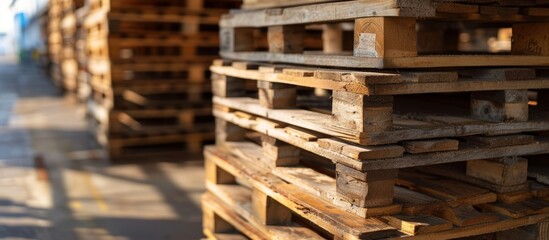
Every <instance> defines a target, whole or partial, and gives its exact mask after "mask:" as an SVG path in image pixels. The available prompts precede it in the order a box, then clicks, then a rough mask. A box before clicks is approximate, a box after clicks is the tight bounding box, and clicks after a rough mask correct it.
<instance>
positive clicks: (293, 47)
mask: <svg viewBox="0 0 549 240" xmlns="http://www.w3.org/2000/svg"><path fill="white" fill-rule="evenodd" d="M304 34H305V25H285V26H272V27H269V30H268V35H267V38H268V42H269V52H275V53H301V52H303V38H304Z"/></svg>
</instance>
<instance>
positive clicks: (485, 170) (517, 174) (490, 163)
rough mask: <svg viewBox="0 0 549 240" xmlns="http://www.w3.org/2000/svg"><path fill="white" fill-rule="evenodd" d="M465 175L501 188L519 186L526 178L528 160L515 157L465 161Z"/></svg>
mask: <svg viewBox="0 0 549 240" xmlns="http://www.w3.org/2000/svg"><path fill="white" fill-rule="evenodd" d="M467 175H468V176H472V177H476V178H480V179H482V180H485V181H488V182H491V183H495V184H498V185H503V186H513V185H521V184H525V183H526V179H527V177H528V160H527V159H524V158H517V157H515V158H505V159H495V160H490V159H488V160H472V161H467Z"/></svg>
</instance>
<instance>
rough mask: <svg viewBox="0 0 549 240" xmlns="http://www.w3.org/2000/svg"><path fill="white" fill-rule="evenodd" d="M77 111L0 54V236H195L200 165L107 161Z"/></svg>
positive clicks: (31, 69) (40, 77)
mask: <svg viewBox="0 0 549 240" xmlns="http://www.w3.org/2000/svg"><path fill="white" fill-rule="evenodd" d="M81 112H82V111H81V110H80V109H78V107H77V106H76V104H73V103H71V102H70V101H68V100H67V99H65V98H64V97H63V96H62V95H61V93H60V92H59V91H58V90H57V89H56V88H55V87H54V86H53V85H52V84H51V81H50V80H49V79H48V78H47V77H46V75H45V74H44V73H43V72H42V70H41V69H39V68H38V67H36V66H32V65H18V64H15V63H14V62H13V61H12V60H11V59H9V58H5V57H4V58H1V57H0V238H2V239H4V238H14V239H199V238H200V237H201V236H202V233H201V232H202V226H201V215H202V214H201V211H200V203H199V202H200V195H201V194H202V192H203V191H204V184H203V179H204V176H203V168H202V162H200V161H188V160H195V159H184V156H182V157H181V159H174V161H173V162H150V163H145V164H143V162H133V163H131V164H117V165H111V164H110V163H109V162H108V160H107V159H104V156H105V153H104V152H103V151H102V150H101V149H100V147H99V146H98V145H97V143H96V142H95V141H94V140H93V138H92V137H91V136H90V135H89V133H88V132H87V129H86V128H87V126H86V122H85V121H84V118H83V117H82V116H81V115H82V113H81ZM184 160H186V161H185V163H183V162H184Z"/></svg>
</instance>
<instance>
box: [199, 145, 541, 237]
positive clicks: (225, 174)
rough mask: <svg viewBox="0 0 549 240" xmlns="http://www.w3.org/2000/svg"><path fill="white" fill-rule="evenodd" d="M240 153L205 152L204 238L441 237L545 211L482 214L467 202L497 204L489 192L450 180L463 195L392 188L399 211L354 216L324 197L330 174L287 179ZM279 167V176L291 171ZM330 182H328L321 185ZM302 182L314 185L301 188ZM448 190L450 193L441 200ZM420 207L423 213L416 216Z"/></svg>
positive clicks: (533, 219) (491, 228)
mask: <svg viewBox="0 0 549 240" xmlns="http://www.w3.org/2000/svg"><path fill="white" fill-rule="evenodd" d="M247 150H249V149H246V148H241V149H235V150H234V151H233V152H239V153H238V154H236V155H235V154H229V153H228V152H225V151H223V150H221V149H218V148H217V149H216V148H214V147H207V148H206V150H205V158H206V178H207V182H206V186H207V189H208V191H209V192H210V193H208V194H206V196H205V197H204V198H203V206H204V217H205V218H204V226H205V230H204V231H205V234H206V235H207V236H212V235H213V236H215V235H216V234H223V233H224V232H226V231H229V232H230V231H231V230H233V231H234V229H235V228H236V229H237V230H238V231H239V232H241V233H242V234H244V235H247V236H248V237H250V238H253V239H272V238H275V237H280V238H281V239H283V238H284V236H291V235H288V234H300V236H303V237H309V238H311V239H318V238H320V239H322V238H341V239H365V238H366V239H390V238H397V237H398V238H401V237H408V238H413V239H416V238H417V239H449V238H457V237H468V236H476V235H481V234H486V233H492V232H499V231H503V230H507V229H512V228H516V227H520V226H524V225H531V224H535V223H537V222H541V221H545V220H547V217H548V216H549V215H548V214H546V213H541V214H540V213H539V212H537V213H531V214H528V215H527V216H523V217H518V218H513V217H509V216H505V215H502V214H499V212H503V210H502V211H489V210H488V209H490V208H489V207H486V208H485V209H486V210H487V212H479V211H477V210H475V209H474V208H472V207H471V204H477V203H478V204H480V205H483V206H489V205H490V206H491V205H494V204H497V202H495V201H496V197H495V196H494V195H492V196H491V197H490V198H492V199H489V200H487V199H486V198H485V199H483V200H479V199H480V198H478V197H477V196H478V195H477V196H475V194H473V193H472V192H474V191H471V189H476V190H475V191H481V189H478V188H474V187H472V186H467V185H460V184H457V185H455V186H460V187H462V190H463V188H467V189H468V190H469V192H467V193H463V192H459V191H458V190H457V189H456V191H454V192H451V193H449V192H448V191H446V192H445V194H446V198H444V197H440V195H439V194H438V192H436V191H435V192H430V194H432V196H431V195H427V194H425V193H422V192H421V191H419V192H418V191H415V190H410V189H408V188H405V187H398V189H399V191H400V192H401V200H402V201H403V203H402V205H401V206H402V209H403V213H399V214H391V215H388V214H386V215H380V216H376V217H366V218H365V217H360V216H357V215H355V214H352V213H349V212H347V211H344V210H342V209H341V207H339V206H337V205H335V204H333V203H332V200H329V199H328V197H327V195H330V194H335V192H331V193H330V191H333V190H330V189H333V185H335V181H334V180H333V179H332V180H330V179H331V178H330V177H328V176H326V175H323V176H324V177H321V174H317V176H315V175H308V174H309V173H310V171H309V172H308V173H307V172H301V175H306V177H307V178H308V179H309V182H306V181H305V182H301V183H300V184H295V183H292V182H289V183H288V182H285V181H283V180H282V179H280V178H278V177H275V176H273V175H272V174H271V173H270V171H269V170H266V169H265V168H264V167H263V166H262V164H261V163H260V162H258V161H257V159H256V157H257V155H253V154H252V155H248V154H249V152H248V153H246V151H247ZM287 169H288V170H287V171H286V172H287V173H290V172H294V173H296V172H299V170H296V169H292V168H287ZM289 175H291V174H289ZM284 180H286V179H284ZM330 182H331V184H332V187H329V186H328V185H329V184H328V183H330ZM448 184H456V183H448ZM440 185H441V186H443V184H440ZM310 186H315V188H314V189H307V188H308V187H310ZM422 186H423V187H424V188H423V189H426V188H429V187H434V186H429V185H428V184H423V185H422ZM416 187H417V186H416ZM423 192H427V191H423ZM484 192H485V193H487V194H488V195H490V193H489V192H487V191H484ZM452 194H455V195H454V196H452V197H449V195H452ZM467 195H468V196H467ZM484 195H486V194H484ZM418 196H419V197H420V198H417V197H418ZM433 196H437V197H440V198H436V197H433ZM457 196H459V197H457ZM481 202H487V203H481ZM494 202H495V203H494ZM439 203H441V204H442V205H438V204H439ZM452 204H455V205H453V206H452ZM545 204H547V203H545ZM422 207H425V208H422ZM420 209H422V210H420ZM492 209H495V208H492ZM503 209H506V208H505V207H503ZM546 210H547V208H545V209H544V210H542V212H546ZM414 211H417V212H414ZM425 211H427V212H430V213H431V215H422V213H423V214H425V213H426V212H425ZM404 212H407V213H404Z"/></svg>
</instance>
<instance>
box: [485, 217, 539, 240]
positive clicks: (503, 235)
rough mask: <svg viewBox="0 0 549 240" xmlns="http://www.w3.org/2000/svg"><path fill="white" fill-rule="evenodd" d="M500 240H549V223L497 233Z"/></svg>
mask: <svg viewBox="0 0 549 240" xmlns="http://www.w3.org/2000/svg"><path fill="white" fill-rule="evenodd" d="M496 236H497V239H498V240H514V239H532V240H549V221H543V222H540V223H537V224H533V225H530V226H526V227H521V228H515V229H511V230H507V231H502V232H497V233H496Z"/></svg>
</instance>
